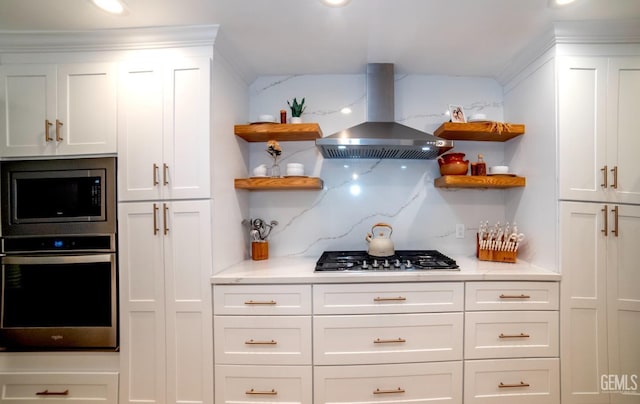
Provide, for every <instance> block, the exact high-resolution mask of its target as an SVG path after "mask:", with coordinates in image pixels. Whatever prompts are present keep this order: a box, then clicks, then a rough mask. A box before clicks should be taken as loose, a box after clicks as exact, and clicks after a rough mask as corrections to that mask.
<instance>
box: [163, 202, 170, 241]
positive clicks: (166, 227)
mask: <svg viewBox="0 0 640 404" xmlns="http://www.w3.org/2000/svg"><path fill="white" fill-rule="evenodd" d="M162 208H163V209H162V227H163V231H164V235H165V236H166V235H167V234H169V223H168V222H167V216H168V215H167V213H169V207H168V206H167V204H166V203H163V204H162Z"/></svg>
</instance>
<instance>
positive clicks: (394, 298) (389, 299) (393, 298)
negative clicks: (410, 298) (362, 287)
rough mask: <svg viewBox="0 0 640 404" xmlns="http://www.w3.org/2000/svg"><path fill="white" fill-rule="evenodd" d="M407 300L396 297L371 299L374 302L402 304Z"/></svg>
mask: <svg viewBox="0 0 640 404" xmlns="http://www.w3.org/2000/svg"><path fill="white" fill-rule="evenodd" d="M405 300H407V298H406V297H402V296H398V297H376V298H374V299H373V301H374V302H404V301H405Z"/></svg>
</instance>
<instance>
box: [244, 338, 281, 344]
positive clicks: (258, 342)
mask: <svg viewBox="0 0 640 404" xmlns="http://www.w3.org/2000/svg"><path fill="white" fill-rule="evenodd" d="M244 343H245V345H278V342H277V341H275V340H271V341H254V340H252V339H250V340H249V341H245V342H244Z"/></svg>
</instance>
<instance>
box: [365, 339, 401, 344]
mask: <svg viewBox="0 0 640 404" xmlns="http://www.w3.org/2000/svg"><path fill="white" fill-rule="evenodd" d="M403 342H407V340H406V339H404V338H396V339H380V338H376V339H375V340H373V343H374V344H393V343H403Z"/></svg>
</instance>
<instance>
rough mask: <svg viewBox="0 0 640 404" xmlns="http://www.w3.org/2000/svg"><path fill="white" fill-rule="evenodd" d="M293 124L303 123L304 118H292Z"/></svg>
mask: <svg viewBox="0 0 640 404" xmlns="http://www.w3.org/2000/svg"><path fill="white" fill-rule="evenodd" d="M291 123H302V118H301V117H299V116H292V117H291Z"/></svg>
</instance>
